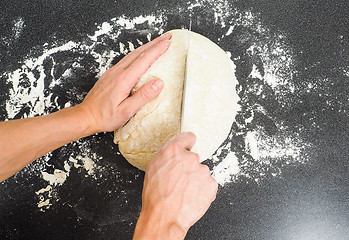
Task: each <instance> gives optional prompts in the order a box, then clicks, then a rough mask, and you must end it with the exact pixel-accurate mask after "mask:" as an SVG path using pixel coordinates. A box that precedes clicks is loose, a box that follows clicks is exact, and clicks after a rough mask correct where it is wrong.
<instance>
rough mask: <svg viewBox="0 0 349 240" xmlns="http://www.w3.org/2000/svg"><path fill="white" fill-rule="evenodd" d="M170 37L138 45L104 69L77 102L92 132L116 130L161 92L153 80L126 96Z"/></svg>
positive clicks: (166, 36)
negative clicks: (82, 97) (82, 98)
mask: <svg viewBox="0 0 349 240" xmlns="http://www.w3.org/2000/svg"><path fill="white" fill-rule="evenodd" d="M170 38H171V35H170V34H165V35H163V36H160V37H158V38H156V39H155V40H153V41H151V42H149V43H147V44H145V45H142V46H141V47H139V48H137V49H136V50H134V51H132V52H131V53H129V54H128V55H127V56H125V57H124V58H123V59H122V60H121V61H120V62H118V63H117V64H116V65H115V66H113V67H112V68H111V69H109V70H108V71H106V72H105V73H104V74H103V75H102V76H101V78H100V79H99V80H98V81H97V82H96V84H95V85H94V87H93V88H92V89H91V91H90V92H89V93H88V94H87V96H86V97H85V99H84V101H83V102H82V103H81V104H79V105H78V108H80V109H82V111H83V112H84V113H86V114H85V115H86V116H87V117H86V118H87V119H86V120H87V122H88V125H89V128H90V129H91V132H92V133H95V132H103V131H105V132H109V131H114V130H116V129H118V128H119V127H121V126H122V125H123V124H124V123H126V122H127V121H128V120H129V119H130V118H131V117H132V116H133V115H134V114H135V113H136V112H137V111H138V110H139V109H140V108H141V107H142V106H144V105H145V104H146V103H148V102H150V101H151V100H153V99H154V98H155V97H156V96H157V95H158V94H159V93H160V92H161V90H162V88H163V82H162V80H160V79H154V80H152V81H150V82H148V83H147V84H145V85H143V86H142V87H141V88H140V89H138V91H137V92H136V93H135V94H133V95H132V96H130V92H131V90H132V88H133V87H134V86H135V84H136V83H137V81H138V80H139V78H140V77H141V76H142V75H143V74H144V73H145V72H146V71H147V69H148V68H149V67H150V66H151V65H152V64H153V63H154V62H155V60H156V59H158V57H159V56H160V55H162V54H163V53H164V52H165V51H166V50H167V49H168V47H169V45H170Z"/></svg>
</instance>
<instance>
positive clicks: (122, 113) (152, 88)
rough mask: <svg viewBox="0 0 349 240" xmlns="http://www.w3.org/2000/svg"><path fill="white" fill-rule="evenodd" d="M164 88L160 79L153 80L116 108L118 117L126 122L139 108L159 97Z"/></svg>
mask: <svg viewBox="0 0 349 240" xmlns="http://www.w3.org/2000/svg"><path fill="white" fill-rule="evenodd" d="M163 87H164V82H163V81H162V80H160V79H154V80H152V81H150V82H148V83H146V84H144V85H143V86H142V87H141V88H140V89H138V90H137V91H136V92H135V94H133V95H132V96H131V97H129V98H126V99H125V100H124V101H123V102H122V103H121V104H120V105H119V108H118V112H119V113H118V115H119V117H120V118H121V119H122V120H123V122H127V121H128V120H129V119H130V118H131V117H132V116H133V115H135V114H136V113H137V112H138V111H139V109H141V107H143V106H144V105H145V104H147V103H148V102H150V101H151V100H153V99H154V98H155V97H156V96H158V95H159V93H160V92H161V90H162V89H163Z"/></svg>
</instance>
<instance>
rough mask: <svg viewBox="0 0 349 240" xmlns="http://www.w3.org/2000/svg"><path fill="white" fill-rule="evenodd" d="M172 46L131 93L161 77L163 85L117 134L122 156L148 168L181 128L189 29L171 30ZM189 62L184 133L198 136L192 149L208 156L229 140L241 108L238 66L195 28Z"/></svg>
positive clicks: (191, 37) (192, 33) (191, 36)
mask: <svg viewBox="0 0 349 240" xmlns="http://www.w3.org/2000/svg"><path fill="white" fill-rule="evenodd" d="M170 32H171V33H172V38H171V45H170V47H169V49H168V50H167V51H166V52H165V53H164V54H163V55H162V56H160V57H159V59H158V60H157V61H155V63H154V64H153V65H152V66H151V67H150V68H149V69H148V70H147V72H146V73H145V74H144V75H143V76H142V77H141V78H140V79H139V81H138V83H137V84H136V86H135V87H134V88H133V90H132V93H134V92H135V91H137V89H139V88H140V87H141V86H142V85H143V84H145V83H147V82H149V81H151V80H153V79H154V78H160V79H162V80H163V81H164V84H165V85H164V88H163V90H162V92H161V93H160V94H159V96H158V97H157V98H156V99H154V100H153V101H151V102H150V103H148V104H147V105H146V106H144V107H143V108H142V109H140V110H139V111H138V113H137V114H136V115H135V116H133V117H132V118H131V119H130V121H129V122H127V123H126V124H125V125H124V126H123V127H121V128H120V129H118V130H117V131H116V132H115V136H114V142H115V143H117V144H119V150H120V152H121V154H122V155H123V156H124V157H125V158H126V159H127V160H128V161H129V162H130V163H131V164H132V165H134V166H136V167H137V168H139V169H141V170H143V171H145V169H146V166H147V164H148V162H149V161H150V159H152V158H153V156H154V155H155V153H156V152H157V151H158V150H159V148H160V147H161V146H162V145H163V144H164V143H165V142H166V141H168V140H169V139H171V138H172V137H174V136H175V135H177V134H178V133H179V132H180V122H181V104H182V93H183V80H184V77H185V68H186V56H187V44H188V30H172V31H170ZM190 34H191V35H190V48H189V51H190V52H189V60H188V63H189V66H190V68H189V69H188V72H187V77H188V79H189V80H188V81H187V86H186V108H185V112H184V116H185V118H184V121H183V126H182V129H183V131H191V132H193V133H195V134H196V137H197V142H196V144H195V146H194V147H193V149H192V151H194V152H196V153H198V154H199V156H200V160H201V161H203V160H206V159H207V158H209V157H210V156H211V155H212V154H213V153H214V152H215V151H216V150H217V149H218V147H219V146H220V145H221V144H222V143H223V142H224V140H225V139H226V138H227V136H228V134H229V132H230V128H231V125H232V123H233V121H234V118H235V115H236V111H237V101H238V97H237V94H236V91H235V86H236V83H237V81H236V78H235V75H234V65H233V64H232V62H231V61H230V59H229V57H228V55H227V53H226V52H225V51H223V50H222V49H221V48H220V47H219V46H217V45H216V44H215V43H213V42H212V41H210V40H209V39H208V38H206V37H204V36H201V35H200V34H197V33H194V32H190Z"/></svg>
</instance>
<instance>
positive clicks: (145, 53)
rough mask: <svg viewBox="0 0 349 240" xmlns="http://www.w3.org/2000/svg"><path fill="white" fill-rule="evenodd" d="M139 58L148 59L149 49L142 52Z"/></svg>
mask: <svg viewBox="0 0 349 240" xmlns="http://www.w3.org/2000/svg"><path fill="white" fill-rule="evenodd" d="M139 58H140V59H147V58H148V53H147V51H144V52H142V53H141V54H139Z"/></svg>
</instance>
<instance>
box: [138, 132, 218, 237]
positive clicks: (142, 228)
mask: <svg viewBox="0 0 349 240" xmlns="http://www.w3.org/2000/svg"><path fill="white" fill-rule="evenodd" d="M195 141H196V137H195V135H194V134H193V133H190V132H187V133H182V134H179V135H178V136H177V137H176V138H174V139H173V140H171V141H169V142H168V143H166V144H165V145H164V146H163V147H162V148H161V149H160V151H159V152H158V153H157V154H156V155H155V157H154V159H152V160H151V161H150V163H149V164H148V167H147V171H146V175H145V180H144V188H143V197H142V211H141V214H140V217H139V219H138V222H137V226H136V230H135V234H134V239H184V237H185V235H186V233H187V231H188V230H189V228H190V227H191V226H192V225H193V224H194V223H195V222H196V221H198V220H199V219H200V218H201V217H202V216H203V215H204V214H205V212H206V211H207V209H208V208H209V206H210V204H211V203H212V202H213V201H214V199H215V197H216V193H217V187H218V185H217V182H216V181H215V180H214V179H213V178H212V176H211V174H210V171H209V169H208V167H207V166H205V165H202V164H200V162H199V156H198V154H196V153H193V152H191V151H190V150H191V148H192V146H193V145H194V143H195Z"/></svg>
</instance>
